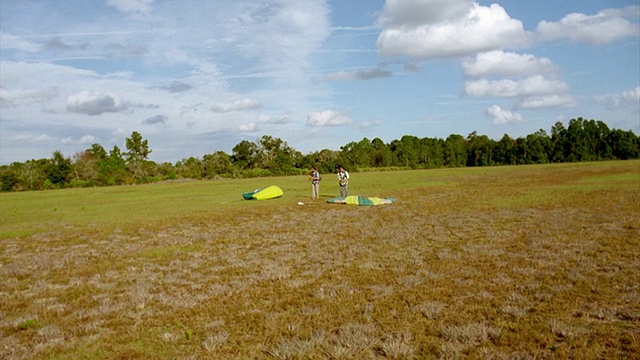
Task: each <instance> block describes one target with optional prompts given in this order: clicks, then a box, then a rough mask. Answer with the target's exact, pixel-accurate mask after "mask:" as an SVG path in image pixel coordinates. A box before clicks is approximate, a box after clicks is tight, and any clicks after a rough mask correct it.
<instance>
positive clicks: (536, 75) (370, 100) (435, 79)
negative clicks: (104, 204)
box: [0, 0, 640, 164]
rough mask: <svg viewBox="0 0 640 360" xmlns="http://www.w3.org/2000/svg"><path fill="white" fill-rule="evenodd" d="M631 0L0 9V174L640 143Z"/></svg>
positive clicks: (637, 36)
mask: <svg viewBox="0 0 640 360" xmlns="http://www.w3.org/2000/svg"><path fill="white" fill-rule="evenodd" d="M639 22H640V5H639V2H638V0H634V1H626V0H609V1H604V0H562V1H556V0H553V1H550V0H537V1H522V0H497V1H472V0H386V1H385V0H366V1H362V0H262V1H259V0H181V1H172V0H87V1H75V0H56V1H50V0H21V1H15V0H0V164H10V163H12V162H25V161H27V160H30V159H41V158H51V156H52V153H53V152H54V151H58V150H59V151H61V152H62V153H63V154H64V155H65V156H66V157H69V158H73V156H75V155H76V154H77V153H78V152H81V151H83V150H86V149H89V148H91V145H92V144H96V143H97V144H100V145H102V147H104V148H105V149H106V150H107V151H109V150H111V149H112V148H113V147H114V146H118V147H119V148H120V149H121V150H123V151H126V147H125V139H126V138H128V137H131V134H132V132H134V131H137V132H139V133H140V134H141V135H142V137H143V138H144V139H146V140H148V143H149V148H150V149H151V150H152V152H151V154H150V155H149V159H150V160H153V161H155V162H158V163H161V162H171V163H174V164H175V162H177V161H180V160H183V159H188V158H189V157H196V158H202V156H203V155H206V154H211V153H214V152H216V151H224V152H226V153H227V154H230V155H231V154H232V149H233V147H234V146H235V145H237V144H238V143H240V142H241V141H243V140H248V141H252V142H254V141H259V139H260V138H261V137H262V136H263V135H269V136H272V137H274V138H280V139H282V140H284V141H285V142H287V144H288V145H289V146H291V147H292V148H294V149H296V150H298V151H300V152H302V153H303V154H308V153H311V152H315V151H320V150H322V149H330V150H340V147H341V146H344V145H346V144H348V143H350V142H353V141H356V142H358V141H360V140H362V139H363V138H367V139H369V140H373V139H375V138H379V139H381V140H383V141H384V142H385V143H390V142H391V141H393V140H397V139H400V138H402V136H403V135H413V136H417V137H420V138H424V137H429V138H441V139H446V138H447V137H448V136H449V135H451V134H459V135H462V136H463V137H467V136H468V135H469V134H470V133H472V132H473V131H476V132H477V134H479V135H487V136H488V137H489V138H492V139H494V140H499V139H501V138H502V137H503V136H504V135H505V134H507V135H509V136H510V137H512V138H514V139H515V138H518V137H524V136H526V135H528V134H532V133H535V132H537V131H538V130H544V131H546V132H547V133H548V134H550V133H551V128H552V127H553V126H554V124H555V123H557V122H558V121H559V122H562V123H563V124H564V125H565V126H566V125H568V122H569V120H571V119H575V118H578V117H582V118H585V119H594V120H601V121H603V122H605V123H606V124H607V125H608V126H609V128H611V129H614V128H615V129H622V130H631V131H633V132H634V133H635V134H640V65H639V64H640V26H639Z"/></svg>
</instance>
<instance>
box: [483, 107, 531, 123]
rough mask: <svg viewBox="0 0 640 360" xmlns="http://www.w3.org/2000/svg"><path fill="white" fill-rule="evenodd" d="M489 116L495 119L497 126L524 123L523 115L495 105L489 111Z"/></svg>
mask: <svg viewBox="0 0 640 360" xmlns="http://www.w3.org/2000/svg"><path fill="white" fill-rule="evenodd" d="M487 114H488V115H489V117H491V118H492V119H493V123H494V124H495V125H504V124H514V123H521V122H524V118H523V117H522V115H520V114H519V113H516V112H511V111H509V110H505V109H503V108H501V107H500V106H498V105H493V106H491V107H490V108H488V109H487Z"/></svg>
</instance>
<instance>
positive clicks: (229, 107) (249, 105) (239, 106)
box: [211, 99, 262, 113]
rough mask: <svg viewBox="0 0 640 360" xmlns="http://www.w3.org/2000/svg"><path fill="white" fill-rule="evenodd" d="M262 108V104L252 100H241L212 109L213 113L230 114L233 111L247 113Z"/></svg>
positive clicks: (214, 106) (220, 104) (221, 104)
mask: <svg viewBox="0 0 640 360" xmlns="http://www.w3.org/2000/svg"><path fill="white" fill-rule="evenodd" d="M261 107H262V103H261V102H259V101H256V100H251V99H240V100H235V101H231V102H227V103H219V104H215V105H213V106H212V107H211V110H212V111H213V112H217V113H228V112H232V111H247V110H254V109H259V108H261Z"/></svg>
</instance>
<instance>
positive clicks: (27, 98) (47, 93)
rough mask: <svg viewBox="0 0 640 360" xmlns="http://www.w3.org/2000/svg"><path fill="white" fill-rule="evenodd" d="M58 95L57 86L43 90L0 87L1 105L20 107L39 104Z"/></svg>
mask: <svg viewBox="0 0 640 360" xmlns="http://www.w3.org/2000/svg"><path fill="white" fill-rule="evenodd" d="M56 96H58V89H57V88H56V87H49V88H47V89H41V90H13V91H10V90H7V89H5V88H0V107H18V106H26V105H32V104H37V103H40V102H44V101H48V100H51V99H52V98H54V97H56Z"/></svg>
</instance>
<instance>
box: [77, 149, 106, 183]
mask: <svg viewBox="0 0 640 360" xmlns="http://www.w3.org/2000/svg"><path fill="white" fill-rule="evenodd" d="M99 161H100V159H98V158H96V157H95V156H94V154H93V153H92V152H91V150H85V151H80V152H77V153H76V154H75V155H74V156H73V163H72V165H73V173H74V175H75V183H76V184H77V185H80V184H82V185H93V184H95V183H96V182H97V181H98V179H99V178H100V168H99V167H98V162H99ZM74 186H75V185H74Z"/></svg>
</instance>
